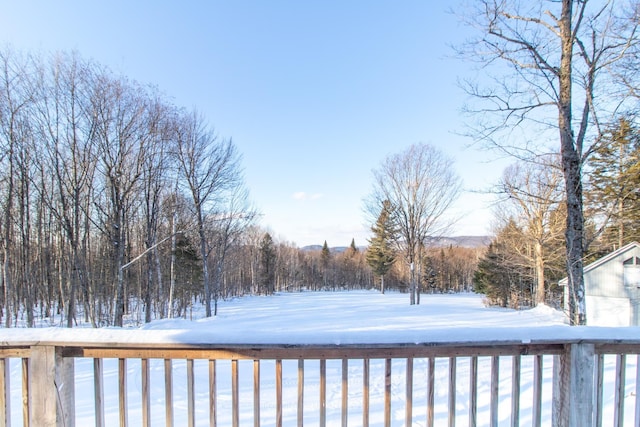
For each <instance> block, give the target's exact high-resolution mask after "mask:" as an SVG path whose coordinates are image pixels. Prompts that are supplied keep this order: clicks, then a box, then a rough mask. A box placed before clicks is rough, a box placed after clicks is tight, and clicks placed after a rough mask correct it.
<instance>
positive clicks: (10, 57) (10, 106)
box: [0, 51, 33, 327]
mask: <svg viewBox="0 0 640 427" xmlns="http://www.w3.org/2000/svg"><path fill="white" fill-rule="evenodd" d="M27 76H28V67H27V61H26V60H25V58H22V57H20V56H19V55H17V54H15V53H14V52H12V51H7V52H0V164H1V165H2V170H3V171H4V173H3V174H2V176H1V177H0V180H1V181H0V182H1V183H2V201H1V203H2V211H3V215H2V223H0V227H1V230H2V242H1V243H2V286H3V291H4V292H3V303H4V309H5V313H4V316H5V325H6V326H7V327H9V326H11V315H12V311H11V306H12V299H14V297H15V292H14V286H13V285H14V284H13V278H14V277H13V275H12V272H13V271H14V270H13V264H14V260H13V257H14V253H12V250H13V249H14V247H15V244H14V241H13V238H14V233H15V229H14V228H15V227H14V224H15V223H16V221H15V218H14V214H15V211H14V209H15V202H16V197H17V195H18V190H19V186H20V182H16V176H17V175H18V173H19V167H18V162H19V156H20V152H21V150H22V148H23V146H24V145H25V144H27V143H28V141H29V139H30V138H29V137H28V136H29V133H30V132H31V129H30V125H29V117H28V109H29V108H30V106H31V104H32V102H33V96H32V93H31V91H30V90H29V86H28V84H27V83H26V79H27ZM13 302H14V306H15V310H18V303H17V301H15V300H14V301H13Z"/></svg>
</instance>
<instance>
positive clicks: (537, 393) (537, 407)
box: [532, 354, 543, 427]
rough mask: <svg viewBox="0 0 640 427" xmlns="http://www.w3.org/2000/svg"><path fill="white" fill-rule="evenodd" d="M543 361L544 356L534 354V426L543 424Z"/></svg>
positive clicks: (537, 426) (539, 426)
mask: <svg viewBox="0 0 640 427" xmlns="http://www.w3.org/2000/svg"><path fill="white" fill-rule="evenodd" d="M542 361H543V356H542V355H540V354H537V355H535V356H533V404H532V412H533V413H532V426H533V427H541V426H542V373H543V371H542V367H543V365H542Z"/></svg>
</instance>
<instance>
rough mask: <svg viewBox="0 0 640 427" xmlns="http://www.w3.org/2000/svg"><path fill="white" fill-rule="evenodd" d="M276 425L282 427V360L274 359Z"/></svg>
mask: <svg viewBox="0 0 640 427" xmlns="http://www.w3.org/2000/svg"><path fill="white" fill-rule="evenodd" d="M276 427H282V360H280V359H278V360H276Z"/></svg>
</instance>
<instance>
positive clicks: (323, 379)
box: [320, 359, 327, 427]
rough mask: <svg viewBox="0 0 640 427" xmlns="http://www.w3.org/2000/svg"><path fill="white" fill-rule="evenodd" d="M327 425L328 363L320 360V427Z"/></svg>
mask: <svg viewBox="0 0 640 427" xmlns="http://www.w3.org/2000/svg"><path fill="white" fill-rule="evenodd" d="M326 425H327V361H326V360H325V359H320V427H325V426H326Z"/></svg>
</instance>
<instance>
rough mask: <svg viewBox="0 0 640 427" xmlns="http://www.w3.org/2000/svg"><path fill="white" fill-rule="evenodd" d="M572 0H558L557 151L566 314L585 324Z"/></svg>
mask: <svg viewBox="0 0 640 427" xmlns="http://www.w3.org/2000/svg"><path fill="white" fill-rule="evenodd" d="M572 7H573V1H572V0H562V16H561V19H560V32H561V34H560V38H561V42H562V52H561V57H560V70H559V81H560V88H559V90H560V93H559V105H558V111H559V116H558V124H559V130H560V148H561V149H560V154H561V156H562V170H563V172H564V179H565V191H566V198H567V228H566V231H565V238H566V251H567V273H568V278H569V317H570V322H571V324H572V325H585V324H586V322H587V314H586V311H587V310H586V302H585V294H584V277H583V262H582V254H583V241H582V240H583V237H584V229H583V227H584V214H583V208H582V175H581V174H582V159H581V156H582V153H581V147H579V146H578V147H576V141H575V139H574V135H573V130H572V127H571V122H572V114H571V111H572V108H571V103H572V93H571V88H572V76H571V73H572V64H571V61H572V57H573V46H574V42H575V40H574V36H573V34H572V31H573V29H572V25H571V17H572V13H573V10H572Z"/></svg>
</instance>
